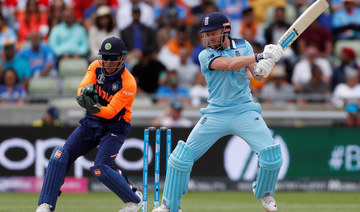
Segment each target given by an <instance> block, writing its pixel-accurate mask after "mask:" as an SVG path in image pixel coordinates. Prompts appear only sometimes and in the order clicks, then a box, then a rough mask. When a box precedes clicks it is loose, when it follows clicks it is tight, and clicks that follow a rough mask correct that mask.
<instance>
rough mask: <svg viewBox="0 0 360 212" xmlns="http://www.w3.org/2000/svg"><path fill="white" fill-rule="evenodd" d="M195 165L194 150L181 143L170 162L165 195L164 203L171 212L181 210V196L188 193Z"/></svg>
mask: <svg viewBox="0 0 360 212" xmlns="http://www.w3.org/2000/svg"><path fill="white" fill-rule="evenodd" d="M193 164H194V154H193V152H192V150H191V149H190V148H189V147H188V145H187V144H186V143H184V142H183V141H179V142H178V145H177V146H176V148H175V149H174V151H173V152H172V153H171V155H170V158H169V160H168V169H167V171H166V179H165V186H164V193H163V203H164V204H166V206H167V207H168V208H169V209H170V212H173V211H176V212H177V211H178V210H179V207H180V201H181V196H182V195H183V194H185V193H186V192H187V188H188V183H189V180H190V173H191V169H192V166H193Z"/></svg>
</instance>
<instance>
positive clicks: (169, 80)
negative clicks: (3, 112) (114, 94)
mask: <svg viewBox="0 0 360 212" xmlns="http://www.w3.org/2000/svg"><path fill="white" fill-rule="evenodd" d="M313 2H314V1H313V0H288V1H285V0H89V1H83V0H0V28H1V30H0V103H1V104H30V103H31V102H32V100H31V91H29V84H30V82H31V81H32V80H33V79H38V78H55V79H56V82H57V85H56V86H57V87H58V89H59V91H58V94H59V95H61V88H62V82H61V80H62V78H61V77H60V75H61V73H59V72H60V70H59V64H60V63H61V61H62V60H67V59H86V61H87V63H90V62H91V61H93V60H96V59H99V56H98V54H97V53H98V50H99V48H100V45H101V43H102V41H103V40H104V39H105V38H107V37H111V36H115V37H120V38H121V39H122V40H123V41H124V42H125V43H126V45H127V47H128V50H129V54H128V57H127V62H126V67H127V68H128V69H129V70H130V71H131V72H132V74H133V75H134V76H135V78H136V80H137V82H138V96H141V97H147V98H149V99H151V102H152V104H161V105H171V103H172V102H174V100H176V101H180V102H181V104H182V105H184V106H187V105H193V106H199V105H202V104H206V99H207V97H208V90H207V87H206V82H205V78H204V76H203V75H202V73H201V71H200V66H199V61H198V54H199V53H200V51H201V50H202V49H203V47H202V45H201V35H200V34H199V30H200V23H201V19H202V17H203V16H204V15H206V14H208V13H210V12H214V11H221V12H224V13H225V14H226V15H227V16H228V17H229V19H230V20H231V37H234V38H243V39H245V40H247V41H248V42H249V43H250V44H251V45H252V46H253V49H254V52H255V53H259V52H262V50H263V47H264V45H266V44H268V43H277V41H278V39H279V38H280V37H281V36H282V35H283V33H284V32H285V31H286V30H287V29H288V27H289V26H290V25H291V24H292V23H293V22H294V21H295V20H296V18H297V17H298V16H299V15H301V13H302V12H303V11H304V10H305V9H306V8H307V7H308V6H309V5H311V3H313ZM328 2H329V4H330V8H329V9H328V10H327V11H326V12H325V13H324V14H322V15H321V16H320V17H319V18H318V19H317V20H316V21H315V22H314V23H313V24H311V25H310V27H309V28H308V29H307V30H306V31H305V32H304V33H303V34H302V35H301V36H300V37H299V38H298V39H297V41H296V42H295V43H294V44H293V45H292V46H291V47H289V48H288V49H287V50H286V52H285V56H284V57H283V58H282V59H281V60H280V61H279V63H278V64H277V65H276V66H275V67H274V70H273V71H272V74H271V75H270V77H269V78H268V79H266V80H264V81H262V82H257V81H255V80H254V79H253V78H252V77H251V76H250V74H249V77H250V86H251V88H252V92H253V95H254V97H255V98H256V99H257V101H259V102H264V103H270V104H283V103H294V104H311V103H321V104H322V103H324V104H331V105H333V106H335V107H339V108H344V109H346V110H347V111H348V112H349V114H350V116H349V117H352V118H351V119H350V118H349V120H348V125H351V126H353V125H354V126H355V125H358V126H360V118H359V105H360V84H359V77H360V69H359V62H360V2H359V1H358V0H332V1H328ZM83 74H85V70H83ZM74 95H75V92H74Z"/></svg>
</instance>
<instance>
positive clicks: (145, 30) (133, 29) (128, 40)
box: [121, 5, 157, 67]
mask: <svg viewBox="0 0 360 212" xmlns="http://www.w3.org/2000/svg"><path fill="white" fill-rule="evenodd" d="M140 17H141V11H140V8H139V7H138V6H137V5H133V7H132V19H133V22H132V23H131V24H130V25H129V26H128V27H126V28H125V29H124V30H121V38H122V40H123V41H124V42H125V44H126V46H127V47H128V51H129V54H128V57H127V62H128V65H130V66H131V67H132V66H134V65H135V64H136V63H137V62H138V60H141V58H142V52H143V51H144V50H146V51H151V52H152V51H155V50H156V48H157V47H156V39H155V32H154V31H153V29H152V28H150V27H147V26H145V25H144V24H142V23H141V22H140Z"/></svg>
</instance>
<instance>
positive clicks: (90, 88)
mask: <svg viewBox="0 0 360 212" xmlns="http://www.w3.org/2000/svg"><path fill="white" fill-rule="evenodd" d="M94 93H96V94H97V91H96V85H95V84H91V85H87V86H84V87H83V88H82V89H81V96H85V95H88V96H92V95H93V94H94Z"/></svg>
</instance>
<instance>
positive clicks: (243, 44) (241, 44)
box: [232, 38, 251, 48]
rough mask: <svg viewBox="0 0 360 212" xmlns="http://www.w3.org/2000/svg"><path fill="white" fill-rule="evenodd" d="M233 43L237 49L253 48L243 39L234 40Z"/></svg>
mask: <svg viewBox="0 0 360 212" xmlns="http://www.w3.org/2000/svg"><path fill="white" fill-rule="evenodd" d="M232 42H233V43H234V45H235V46H236V48H246V47H248V46H251V44H250V43H249V42H248V41H247V40H244V39H242V38H233V39H232Z"/></svg>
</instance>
